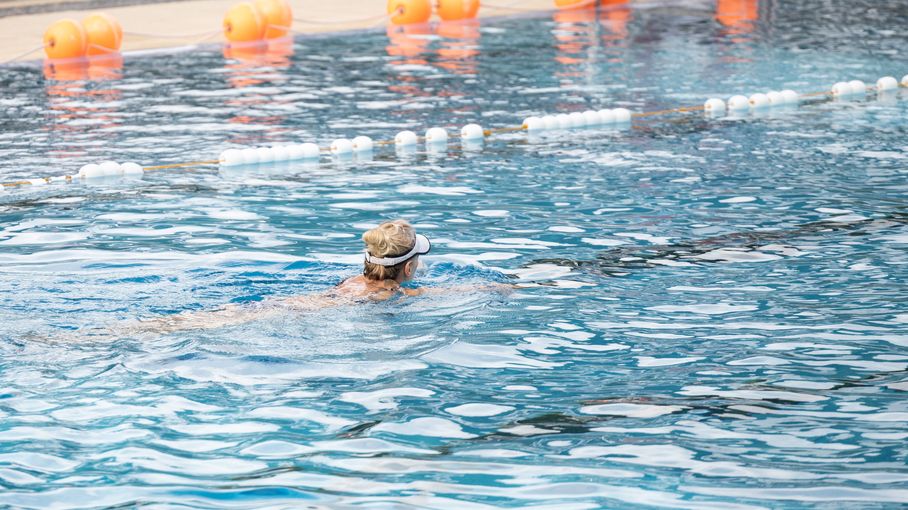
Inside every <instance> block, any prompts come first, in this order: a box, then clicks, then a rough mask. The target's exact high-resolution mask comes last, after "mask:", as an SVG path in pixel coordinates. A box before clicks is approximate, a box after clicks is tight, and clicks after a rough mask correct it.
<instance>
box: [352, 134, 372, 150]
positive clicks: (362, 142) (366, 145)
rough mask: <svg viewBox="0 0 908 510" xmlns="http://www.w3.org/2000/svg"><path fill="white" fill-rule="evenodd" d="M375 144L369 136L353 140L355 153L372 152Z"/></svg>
mask: <svg viewBox="0 0 908 510" xmlns="http://www.w3.org/2000/svg"><path fill="white" fill-rule="evenodd" d="M374 146H375V143H373V142H372V139H371V138H369V137H368V136H357V137H356V138H354V139H353V151H354V152H372V148H373V147H374Z"/></svg>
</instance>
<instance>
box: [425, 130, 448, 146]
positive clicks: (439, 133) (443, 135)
mask: <svg viewBox="0 0 908 510" xmlns="http://www.w3.org/2000/svg"><path fill="white" fill-rule="evenodd" d="M446 143H448V132H447V131H445V130H444V129H443V128H440V127H433V128H429V129H427V130H426V145H443V144H446Z"/></svg>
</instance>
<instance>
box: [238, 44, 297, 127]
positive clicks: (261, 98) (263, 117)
mask: <svg viewBox="0 0 908 510" xmlns="http://www.w3.org/2000/svg"><path fill="white" fill-rule="evenodd" d="M293 51H294V48H293V38H292V37H284V38H278V39H270V40H268V41H256V42H252V43H234V44H228V45H225V46H224V50H223V53H224V58H225V59H226V62H225V63H224V69H225V70H226V71H227V76H228V78H227V82H228V84H229V85H230V87H231V88H234V89H238V90H243V91H244V92H243V93H242V94H239V95H232V96H228V98H227V99H226V101H225V104H226V106H227V107H228V108H229V109H230V111H232V112H236V113H235V114H234V115H232V116H231V117H230V119H229V120H228V122H231V123H235V124H244V125H267V126H270V128H269V132H270V133H271V134H276V133H281V132H284V131H287V130H288V128H287V127H285V124H286V120H287V118H286V116H285V115H278V114H273V113H265V111H270V110H269V109H268V108H266V107H267V106H268V105H274V104H281V103H284V104H286V103H287V101H286V100H283V99H280V97H277V98H275V97H274V94H273V93H271V92H268V88H267V87H268V86H270V85H274V86H281V85H284V84H286V83H288V82H289V80H290V78H289V77H288V75H287V72H286V71H287V70H288V69H289V68H290V66H291V57H292V56H293ZM230 141H231V142H233V143H237V144H241V145H255V144H257V143H261V142H262V140H261V138H260V137H258V136H256V135H250V134H249V133H248V132H246V131H243V130H237V131H236V132H235V133H234V134H233V135H232V136H231V139H230Z"/></svg>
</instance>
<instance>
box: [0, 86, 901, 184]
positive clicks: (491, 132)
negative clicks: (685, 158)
mask: <svg viewBox="0 0 908 510" xmlns="http://www.w3.org/2000/svg"><path fill="white" fill-rule="evenodd" d="M884 80H885V83H884ZM849 83H851V84H858V83H860V84H861V87H862V88H863V91H861V90H859V89H860V88H861V87H858V88H855V87H857V85H855V87H852V88H851V89H847V88H846V89H845V92H842V89H841V87H842V86H843V85H845V86H847V85H849ZM877 83H878V85H877V86H869V87H868V86H865V85H863V82H859V81H857V80H855V81H853V82H840V83H837V84H836V85H835V86H834V88H833V90H824V91H817V92H807V93H803V94H798V100H797V101H796V102H795V103H791V104H789V106H796V105H797V104H798V103H800V100H803V99H816V98H827V97H846V96H849V95H851V96H859V95H861V94H863V95H864V96H865V97H866V95H867V94H868V93H871V92H878V93H880V94H882V93H884V92H890V91H893V90H896V89H898V88H908V75H906V76H905V77H904V78H902V81H901V82H896V81H895V79H894V78H891V77H885V78H880V80H879V81H878V82H877ZM836 88H838V90H836ZM759 95H762V94H754V96H759ZM754 96H751V103H753V101H754V100H755V97H754ZM735 97H738V96H735ZM732 99H734V97H733V98H732ZM712 101H719V102H722V101H721V100H716V99H710V100H709V101H707V103H706V105H701V106H680V107H677V108H668V109H663V110H655V111H650V112H633V113H630V115H629V118H631V119H648V118H651V117H657V116H665V115H673V114H684V113H692V112H706V113H709V106H708V105H709V104H710V102H712ZM729 102H731V101H729ZM722 103H723V107H722V111H721V112H713V115H712V117H713V118H719V117H720V116H721V115H722V114H724V113H725V105H724V102H722ZM729 111H730V112H731V113H738V114H743V113H745V112H751V111H755V110H741V111H738V112H734V111H732V110H731V109H729ZM575 113H579V112H575ZM561 116H565V117H569V116H568V115H566V114H561V115H559V116H558V117H561ZM737 118H743V117H737ZM528 120H529V119H528ZM625 124H626V123H625ZM471 126H476V125H471ZM571 127H576V128H580V127H595V126H583V125H576V126H568V127H558V128H552V129H545V128H543V129H542V130H541V131H561V130H566V129H570V128H571ZM600 127H602V125H600ZM476 128H478V131H472V133H474V134H475V135H477V138H476V139H485V138H490V137H492V136H495V135H500V134H511V133H517V132H524V131H527V132H529V131H531V126H529V125H528V123H527V122H526V121H525V122H524V123H523V124H521V125H519V126H505V127H499V128H490V129H482V128H480V127H479V126H476ZM434 130H440V131H441V132H444V135H443V141H445V142H446V141H447V139H448V137H450V138H454V139H458V138H464V136H463V135H462V134H461V132H456V131H455V132H454V133H452V134H450V135H448V134H447V133H446V130H444V129H442V128H432V129H429V130H428V131H427V135H428V134H430V133H433V131H434ZM435 132H436V133H438V132H437V131H435ZM403 133H411V134H413V133H412V132H410V131H404V132H403ZM480 134H481V137H480V136H478V135H480ZM362 138H363V139H365V140H366V141H367V142H368V144H369V146H370V147H371V146H372V145H374V146H378V147H387V146H391V145H399V144H400V142H399V141H398V140H396V139H390V140H376V141H374V142H373V141H372V140H371V139H368V138H367V137H362ZM357 140H358V139H357ZM338 141H341V140H338ZM344 141H346V140H344ZM410 141H411V142H414V143H427V142H428V143H431V142H432V140H429V139H428V138H427V136H417V135H415V134H413V137H412V139H411V140H410ZM439 143H441V142H439ZM309 145H311V146H312V150H313V151H314V150H315V149H316V148H317V150H318V157H319V158H320V157H321V155H322V154H331V153H332V152H333V151H334V149H335V147H316V146H314V144H309ZM245 150H253V151H255V150H257V149H252V148H250V149H245ZM313 159H314V158H313ZM222 163H223V161H222V160H221V159H212V160H202V161H190V162H185V163H170V164H164V165H152V166H145V167H139V166H138V165H135V164H131V163H130V164H124V165H122V167H124V168H125V167H126V165H133V166H132V167H130V168H132V169H133V172H134V173H143V172H154V171H161V170H177V169H180V170H189V169H195V168H201V167H206V166H215V165H221V164H222ZM252 164H255V163H250V166H251V165H252ZM265 164H267V163H265ZM103 165H118V164H117V163H113V162H106V163H102V165H100V166H103ZM237 166H239V165H237ZM83 168H84V167H83ZM114 172H116V170H114ZM121 173H122V172H121ZM127 173H128V172H127ZM100 175H102V176H103V175H105V174H100ZM106 175H117V174H116V173H114V174H106ZM75 180H80V175H79V174H76V175H63V176H56V177H39V178H36V179H22V180H18V181H10V182H0V186H2V187H4V188H11V187H20V186H35V185H37V186H40V185H44V184H51V183H61V182H67V183H70V182H73V181H75Z"/></svg>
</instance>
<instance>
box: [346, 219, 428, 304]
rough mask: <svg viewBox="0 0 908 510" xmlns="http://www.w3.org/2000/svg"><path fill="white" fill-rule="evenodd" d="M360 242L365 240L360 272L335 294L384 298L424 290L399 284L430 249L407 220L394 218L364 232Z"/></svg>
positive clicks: (374, 298)
mask: <svg viewBox="0 0 908 510" xmlns="http://www.w3.org/2000/svg"><path fill="white" fill-rule="evenodd" d="M363 242H365V243H366V260H365V262H363V274H361V275H359V276H354V277H353V278H349V279H347V280H344V281H343V282H341V284H340V285H338V286H337V287H336V288H335V289H334V291H333V293H334V294H337V295H341V296H349V297H352V298H368V299H371V300H373V301H384V300H385V299H388V298H390V297H393V296H395V295H397V294H403V295H406V296H418V295H420V294H422V293H424V292H425V290H424V289H407V288H404V287H402V286H401V284H403V283H404V282H407V281H410V280H412V279H413V275H414V274H415V273H416V268H417V267H418V266H419V256H420V255H425V254H427V253H429V251H430V250H431V249H432V244H431V243H430V242H429V239H428V238H427V237H426V236H424V235H421V234H417V233H416V231H415V230H414V229H413V226H411V225H410V224H409V223H408V222H407V221H406V220H394V221H389V222H387V223H382V224H381V225H379V226H378V227H376V228H373V229H372V230H370V231H368V232H366V233H365V234H363Z"/></svg>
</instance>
